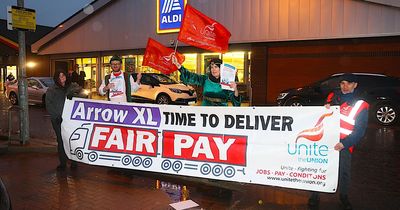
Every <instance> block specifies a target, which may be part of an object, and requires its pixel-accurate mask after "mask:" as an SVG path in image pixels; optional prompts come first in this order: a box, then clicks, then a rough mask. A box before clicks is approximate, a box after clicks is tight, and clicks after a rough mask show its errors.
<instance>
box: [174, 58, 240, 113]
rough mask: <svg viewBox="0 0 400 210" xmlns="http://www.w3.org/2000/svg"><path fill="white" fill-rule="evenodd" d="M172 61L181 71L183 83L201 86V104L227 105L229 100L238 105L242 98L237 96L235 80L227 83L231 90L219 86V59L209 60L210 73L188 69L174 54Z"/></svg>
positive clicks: (220, 61)
mask: <svg viewBox="0 0 400 210" xmlns="http://www.w3.org/2000/svg"><path fill="white" fill-rule="evenodd" d="M172 63H173V64H175V66H176V67H177V68H178V70H179V72H180V73H181V75H180V79H181V81H182V82H183V83H185V84H190V85H197V86H201V87H203V99H202V104H201V105H202V106H228V101H229V100H230V101H231V102H232V104H233V106H240V104H241V100H242V98H241V97H240V96H239V91H238V89H237V85H236V82H231V83H229V87H231V88H232V89H233V91H230V90H224V89H222V88H221V84H220V80H221V77H220V76H221V75H220V66H221V64H222V60H221V59H212V60H211V61H210V64H209V68H210V73H209V74H206V75H199V74H196V73H192V72H190V71H188V70H187V69H186V68H185V67H184V66H182V65H181V64H180V63H178V60H177V58H176V57H175V56H173V57H172Z"/></svg>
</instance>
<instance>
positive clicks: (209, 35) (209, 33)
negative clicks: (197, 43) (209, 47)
mask: <svg viewBox="0 0 400 210" xmlns="http://www.w3.org/2000/svg"><path fill="white" fill-rule="evenodd" d="M216 24H217V23H216V22H214V23H213V24H211V25H207V26H205V27H204V28H203V29H202V30H201V31H200V33H201V34H202V35H204V38H206V39H209V40H213V41H215V37H217V35H216V34H215V32H214V30H215V25H216Z"/></svg>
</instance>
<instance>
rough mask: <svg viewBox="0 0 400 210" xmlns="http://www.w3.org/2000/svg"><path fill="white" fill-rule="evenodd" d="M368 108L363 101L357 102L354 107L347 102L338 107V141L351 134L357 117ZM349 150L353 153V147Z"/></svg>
mask: <svg viewBox="0 0 400 210" xmlns="http://www.w3.org/2000/svg"><path fill="white" fill-rule="evenodd" d="M368 107H369V104H368V103H367V102H365V101H363V100H358V101H357V102H356V103H355V104H354V106H351V105H349V104H348V103H347V102H345V103H343V104H342V105H340V139H344V138H346V137H347V136H348V135H350V134H351V133H352V132H353V130H354V125H355V123H356V122H355V121H356V118H357V116H358V115H359V114H360V113H361V112H362V111H364V110H367V109H368ZM349 150H350V152H353V147H350V148H349Z"/></svg>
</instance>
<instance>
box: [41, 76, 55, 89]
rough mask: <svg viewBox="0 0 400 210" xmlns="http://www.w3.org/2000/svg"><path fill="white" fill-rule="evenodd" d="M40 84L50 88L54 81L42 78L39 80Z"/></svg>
mask: <svg viewBox="0 0 400 210" xmlns="http://www.w3.org/2000/svg"><path fill="white" fill-rule="evenodd" d="M40 82H41V83H42V84H43V85H44V86H46V87H51V86H53V85H54V80H53V79H52V78H43V79H40Z"/></svg>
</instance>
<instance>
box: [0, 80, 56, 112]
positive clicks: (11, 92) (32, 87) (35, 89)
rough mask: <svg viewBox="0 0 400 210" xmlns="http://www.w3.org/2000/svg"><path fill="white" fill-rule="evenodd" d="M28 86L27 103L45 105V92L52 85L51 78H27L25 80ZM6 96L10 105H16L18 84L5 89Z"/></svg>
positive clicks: (15, 83)
mask: <svg viewBox="0 0 400 210" xmlns="http://www.w3.org/2000/svg"><path fill="white" fill-rule="evenodd" d="M26 80H27V84H28V103H29V104H43V105H44V104H45V97H46V91H47V89H48V88H49V87H51V86H53V85H54V81H53V78H52V77H29V78H27V79H26ZM6 96H7V97H8V99H9V100H10V102H11V104H13V105H17V104H18V82H16V80H15V82H14V83H13V84H10V85H8V86H7V87H6Z"/></svg>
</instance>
